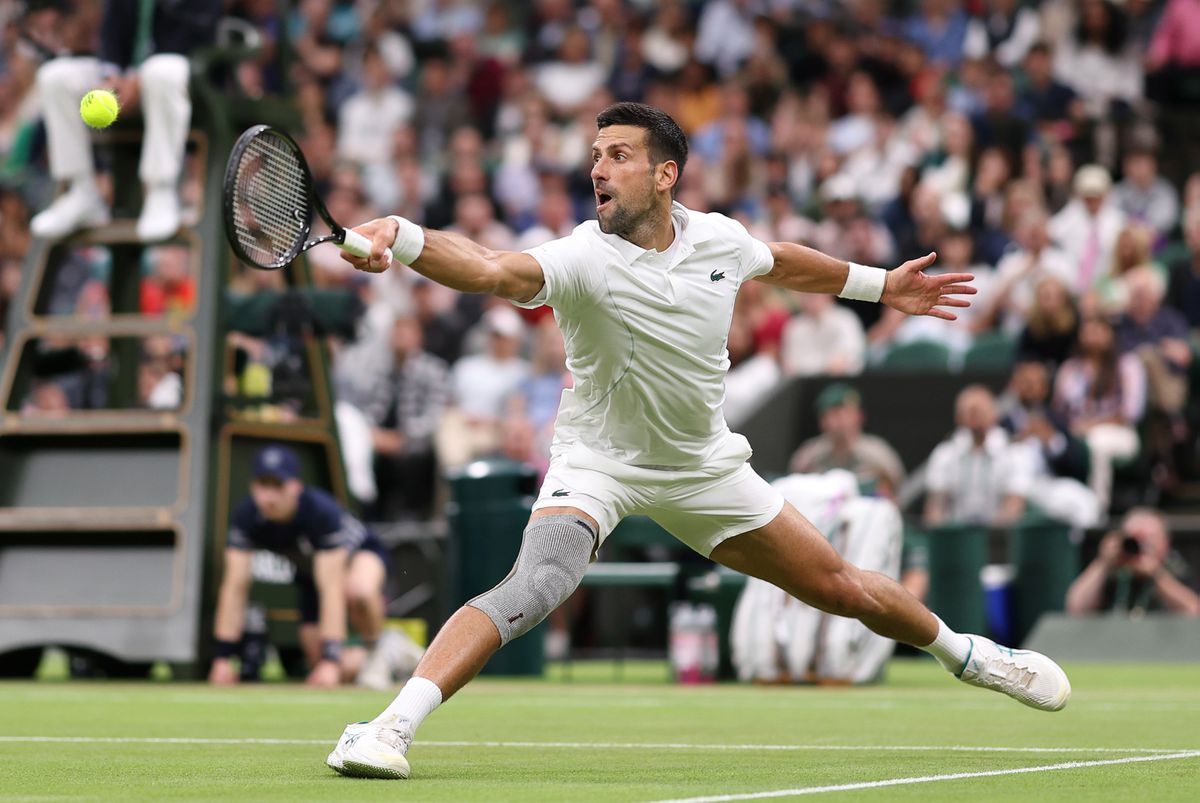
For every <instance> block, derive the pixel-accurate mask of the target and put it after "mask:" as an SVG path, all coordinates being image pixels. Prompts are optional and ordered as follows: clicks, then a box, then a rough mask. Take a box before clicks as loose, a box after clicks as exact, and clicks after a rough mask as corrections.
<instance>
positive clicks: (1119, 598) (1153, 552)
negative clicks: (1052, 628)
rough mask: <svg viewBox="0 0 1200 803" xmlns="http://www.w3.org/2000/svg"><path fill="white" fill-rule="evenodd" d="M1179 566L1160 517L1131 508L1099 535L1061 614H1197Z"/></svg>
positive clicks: (1196, 601)
mask: <svg viewBox="0 0 1200 803" xmlns="http://www.w3.org/2000/svg"><path fill="white" fill-rule="evenodd" d="M1185 569H1186V567H1185V566H1183V562H1182V560H1181V559H1180V558H1179V557H1178V555H1176V554H1174V553H1172V552H1171V536H1170V534H1169V533H1168V532H1167V525H1166V522H1165V521H1164V520H1163V517H1162V516H1161V515H1160V514H1158V513H1156V512H1155V511H1153V510H1149V509H1147V508H1134V509H1133V510H1131V511H1129V513H1128V515H1126V516H1125V522H1124V524H1123V525H1122V526H1121V529H1119V530H1115V531H1113V532H1110V533H1109V534H1108V535H1106V536H1104V539H1103V540H1102V541H1101V542H1100V550H1099V551H1098V552H1097V554H1096V558H1095V560H1093V561H1092V562H1091V564H1089V565H1088V567H1087V568H1086V569H1084V570H1083V573H1082V574H1080V575H1079V577H1077V578H1075V582H1074V583H1072V584H1071V587H1070V588H1069V589H1068V590H1067V613H1069V614H1071V615H1072V616H1079V615H1083V614H1089V613H1093V612H1095V611H1100V610H1112V611H1129V612H1130V613H1144V612H1146V611H1148V610H1151V611H1154V610H1157V611H1171V612H1174V613H1178V614H1183V615H1184V616H1200V595H1198V594H1197V593H1196V592H1195V591H1194V590H1192V589H1191V588H1189V587H1188V586H1187V585H1186V584H1184V583H1183V582H1182V581H1180V580H1179V579H1178V577H1177V575H1179V574H1183V573H1185Z"/></svg>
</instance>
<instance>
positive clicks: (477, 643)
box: [326, 507, 599, 778]
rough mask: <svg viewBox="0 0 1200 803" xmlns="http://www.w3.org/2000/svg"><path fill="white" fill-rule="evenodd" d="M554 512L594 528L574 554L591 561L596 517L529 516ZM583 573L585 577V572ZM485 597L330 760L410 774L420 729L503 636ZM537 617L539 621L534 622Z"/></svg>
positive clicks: (366, 773)
mask: <svg viewBox="0 0 1200 803" xmlns="http://www.w3.org/2000/svg"><path fill="white" fill-rule="evenodd" d="M549 517H560V519H561V518H564V517H565V518H567V519H569V520H573V521H574V522H575V523H576V524H577V525H579V526H580V527H582V528H583V530H584V531H585V532H588V533H589V536H590V538H589V542H588V543H584V544H582V547H583V551H582V552H581V553H580V554H578V555H574V556H573V557H574V558H575V559H576V563H579V564H581V565H583V566H586V565H587V562H588V561H589V560H590V558H591V551H592V548H594V541H591V538H594V534H595V533H597V532H599V527H598V525H597V523H596V521H595V519H593V518H592V517H591V516H589V515H587V514H586V513H584V512H583V511H581V510H578V509H576V508H571V507H556V508H543V509H541V510H538V511H536V512H534V513H533V515H532V516H530V518H529V521H530V526H531V527H532V525H533V524H534V522H536V521H538V520H539V519H543V518H549ZM589 528H590V529H589ZM522 552H523V553H524V545H523V546H522ZM518 566H520V559H519V560H518ZM516 571H517V567H514V573H516ZM579 574H580V577H582V571H580V573H579ZM510 577H512V575H511V574H510ZM547 579H549V578H547ZM578 582H579V578H574V582H573V583H572V584H571V588H570V589H559V591H560V593H561V592H563V591H565V593H561V600H559V602H561V601H562V600H565V599H566V598H567V597H568V596H570V593H571V592H572V591H574V588H575V586H577V585H578ZM502 585H503V583H502ZM497 588H499V587H497ZM494 590H495V589H494ZM480 600H481V598H476V600H473V602H474V603H475V604H473V605H464V606H463V607H461V608H459V609H458V611H456V612H455V614H454V615H453V616H451V617H450V619H449V620H447V622H446V624H445V625H443V626H442V628H441V630H440V631H438V634H437V636H436V637H435V638H434V640H433V643H432V644H430V645H429V649H427V650H426V651H425V655H424V656H423V657H422V658H421V661H420V663H419V664H417V668H416V670H415V671H414V672H413V676H412V678H411V679H410V680H409V681H408V683H406V684H405V685H404V688H403V689H401V690H400V694H398V695H397V696H396V699H395V700H393V701H392V703H391V705H389V706H388V707H387V708H386V709H385V710H384V712H383V713H382V714H380V715H379V716H378V717H376V718H375V719H374V720H372V721H371V722H369V723H365V722H364V723H355V724H352V725H349V726H347V727H346V730H345V731H344V732H343V734H342V738H341V739H340V740H339V741H338V744H337V746H336V747H334V749H333V752H332V753H330V754H329V758H328V759H326V764H328V765H329V766H330V767H332V768H333V769H335V770H337V771H338V772H341V773H343V774H346V775H355V776H360V777H374V778H407V777H408V774H409V767H408V760H407V759H406V758H405V753H407V751H408V746H409V744H410V743H411V742H412V737H413V734H414V733H415V732H416V729H417V728H418V727H419V726H420V725H421V722H423V721H424V719H425V717H427V716H428V715H429V714H430V713H431V712H432V711H433V710H434V709H435V708H437V707H438V706H439V705H441V704H442V702H444V701H445V700H447V699H449V698H450V697H451V696H452V695H453V694H454V693H455V692H457V691H458V690H459V689H461V688H462V687H463V686H465V685H467V683H469V682H470V681H471V680H472V679H473V678H474V677H475V676H476V675H478V674H479V672H480V670H482V669H483V667H484V665H485V664H486V663H487V662H488V659H489V658H491V657H492V655H493V654H494V653H495V652H496V650H498V649H500V647H501V645H502V643H503V641H504V639H503V638H502V635H501V632H500V627H501V625H497V622H496V619H495V618H494V614H489V613H488V612H485V610H484V608H483V607H479V606H481V605H484V604H485V603H483V602H481V601H480ZM489 607H490V606H489ZM548 613H549V611H548V610H547V611H544V612H542V613H541V614H540V617H534V616H531V617H529V618H528V619H526V618H524V615H523V614H520V615H516V616H513V617H510V618H509V619H508V624H509V625H510V626H511V625H512V624H513V622H514V621H516V620H518V619H523V621H521V622H520V625H522V626H523V629H522V630H521V631H520V632H525V630H528V629H529V628H531V627H533V626H534V625H536V624H537V622H538V621H541V619H542V618H545V616H546V615H547V614H548ZM535 618H536V620H537V621H533V619H535ZM502 624H503V623H502Z"/></svg>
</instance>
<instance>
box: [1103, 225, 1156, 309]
mask: <svg viewBox="0 0 1200 803" xmlns="http://www.w3.org/2000/svg"><path fill="white" fill-rule="evenodd" d="M1153 241H1154V231H1153V230H1152V229H1151V228H1150V227H1149V226H1147V225H1146V224H1144V223H1138V222H1136V221H1130V222H1129V223H1128V225H1126V226H1125V228H1123V229H1121V233H1120V234H1118V235H1117V242H1116V245H1115V246H1114V247H1113V262H1112V267H1111V268H1109V270H1108V272H1107V273H1106V274H1105V275H1104V277H1103V278H1102V279H1100V281H1098V282H1097V283H1096V298H1095V299H1094V302H1095V303H1094V304H1093V303H1092V299H1088V305H1089V308H1098V309H1099V310H1100V311H1101V312H1103V313H1104V314H1106V315H1119V314H1121V313H1123V312H1124V311H1125V309H1126V307H1128V306H1129V287H1128V274H1129V272H1130V271H1131V270H1133V269H1134V268H1137V267H1140V266H1142V265H1147V264H1153V263H1151V251H1152V248H1151V246H1152V245H1153ZM1154 269H1155V270H1157V269H1158V268H1157V267H1155V268H1154ZM1164 280H1165V272H1164Z"/></svg>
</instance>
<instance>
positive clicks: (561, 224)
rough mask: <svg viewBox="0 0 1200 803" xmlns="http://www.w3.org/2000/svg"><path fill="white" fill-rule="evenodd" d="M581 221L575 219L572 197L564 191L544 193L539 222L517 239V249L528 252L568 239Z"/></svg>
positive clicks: (557, 190) (540, 201)
mask: <svg viewBox="0 0 1200 803" xmlns="http://www.w3.org/2000/svg"><path fill="white" fill-rule="evenodd" d="M578 223H579V221H577V220H576V219H575V211H574V210H573V209H572V208H571V196H570V195H568V194H567V193H566V192H565V191H564V190H562V189H559V188H555V189H551V190H547V191H546V192H543V193H542V197H541V200H539V201H538V207H537V222H536V223H534V224H533V225H532V226H530V227H529V228H528V229H526V230H525V231H523V232H521V236H520V237H518V238H517V246H516V249H517V250H518V251H526V250H528V249H530V248H534V247H535V246H539V245H542V244H543V243H548V242H550V241H551V240H557V239H558V238H559V237H566V236H567V235H568V234H570V233H571V232H572V231H574V229H575V226H576V225H578Z"/></svg>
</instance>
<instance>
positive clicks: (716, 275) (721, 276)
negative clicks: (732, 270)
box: [708, 270, 725, 282]
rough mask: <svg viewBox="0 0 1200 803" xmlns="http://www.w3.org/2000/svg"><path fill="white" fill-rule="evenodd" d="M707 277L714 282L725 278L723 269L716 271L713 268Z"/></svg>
mask: <svg viewBox="0 0 1200 803" xmlns="http://www.w3.org/2000/svg"><path fill="white" fill-rule="evenodd" d="M708 278H709V279H711V280H712V281H714V282H719V281H721V280H722V279H724V278H725V271H721V272H719V273H718V272H717V271H715V270H714V271H713V272H712V273H710V274H709V275H708Z"/></svg>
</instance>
